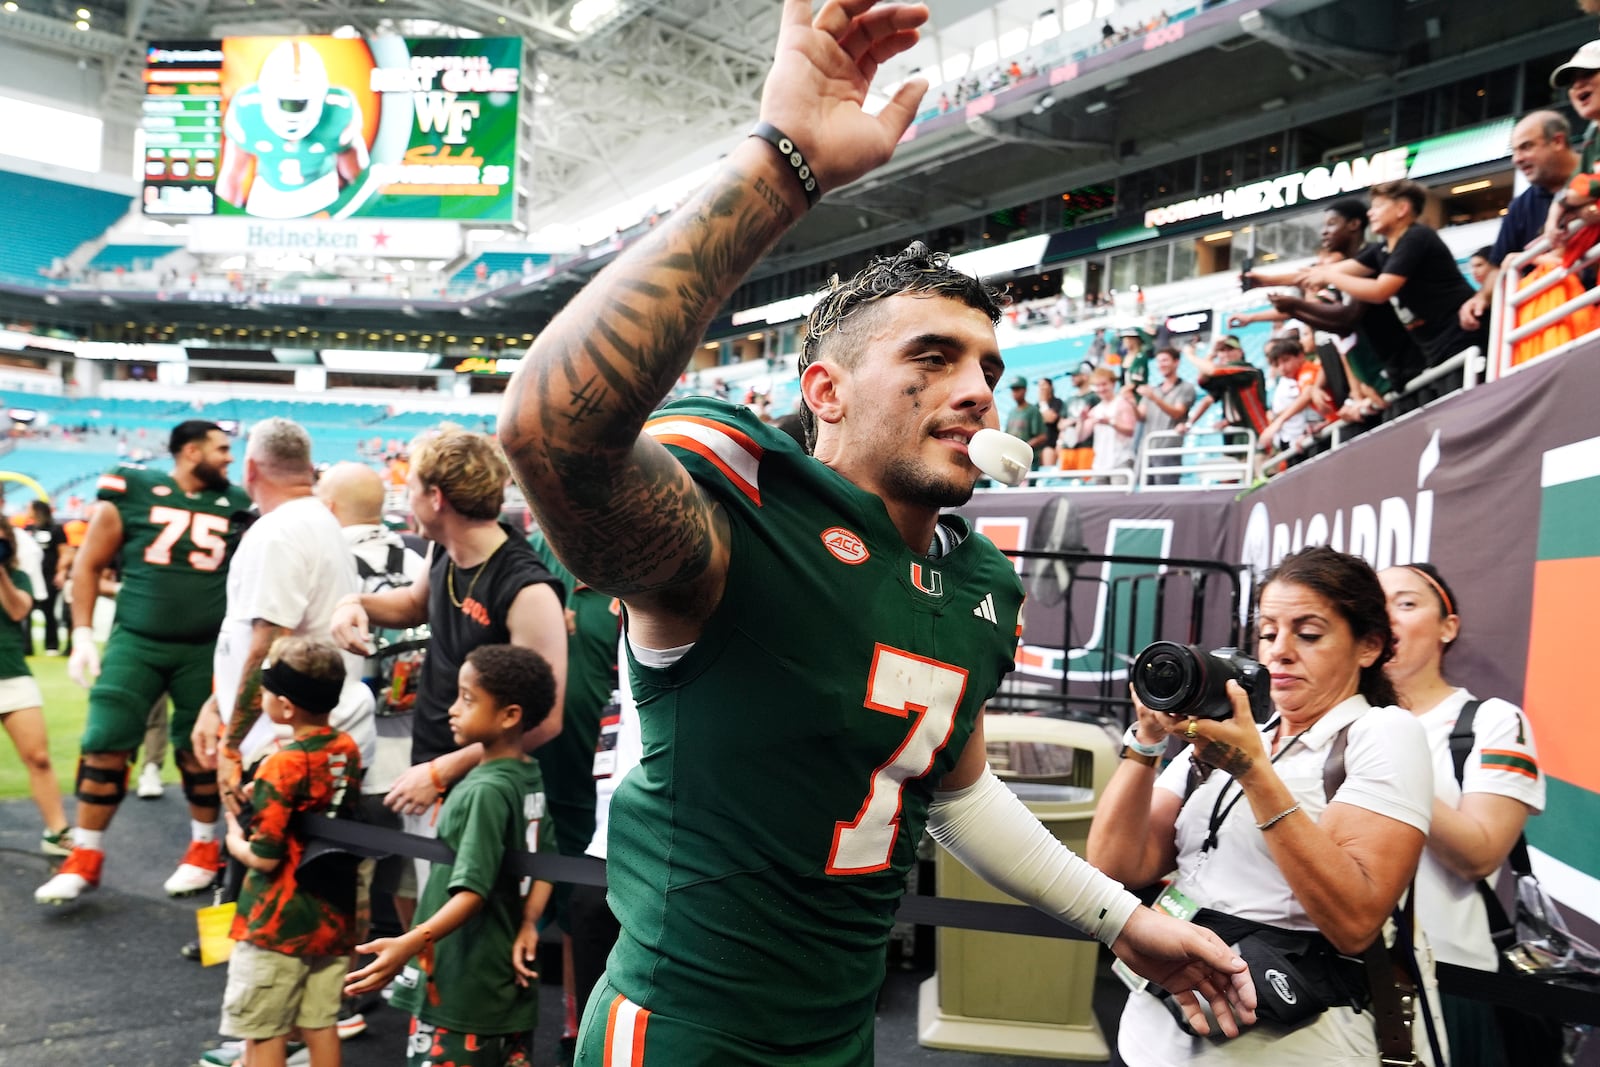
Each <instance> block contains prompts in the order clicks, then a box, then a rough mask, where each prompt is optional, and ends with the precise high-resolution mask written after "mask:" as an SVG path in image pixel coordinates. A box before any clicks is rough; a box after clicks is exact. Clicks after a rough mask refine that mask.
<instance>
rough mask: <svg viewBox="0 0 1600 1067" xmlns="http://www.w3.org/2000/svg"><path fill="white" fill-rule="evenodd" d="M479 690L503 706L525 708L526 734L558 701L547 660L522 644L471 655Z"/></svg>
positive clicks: (482, 649)
mask: <svg viewBox="0 0 1600 1067" xmlns="http://www.w3.org/2000/svg"><path fill="white" fill-rule="evenodd" d="M467 662H468V663H470V664H472V667H473V669H474V670H476V671H477V672H478V688H479V689H482V690H483V691H484V692H485V693H488V694H489V696H491V697H493V698H494V700H495V701H496V702H497V703H498V704H499V705H500V706H501V707H506V706H507V705H509V704H516V705H519V706H520V707H521V708H522V732H523V733H527V732H528V731H529V730H531V729H533V728H534V727H535V726H538V725H539V724H540V723H542V722H544V720H545V717H546V716H548V715H549V714H550V709H551V708H553V707H554V706H555V702H556V676H555V674H554V673H553V672H552V671H551V670H550V664H549V663H547V662H546V661H545V658H544V657H543V656H541V655H539V653H537V652H535V651H534V650H533V649H531V648H523V647H522V646H521V645H479V646H478V647H477V648H475V649H473V650H472V651H471V652H468V653H467Z"/></svg>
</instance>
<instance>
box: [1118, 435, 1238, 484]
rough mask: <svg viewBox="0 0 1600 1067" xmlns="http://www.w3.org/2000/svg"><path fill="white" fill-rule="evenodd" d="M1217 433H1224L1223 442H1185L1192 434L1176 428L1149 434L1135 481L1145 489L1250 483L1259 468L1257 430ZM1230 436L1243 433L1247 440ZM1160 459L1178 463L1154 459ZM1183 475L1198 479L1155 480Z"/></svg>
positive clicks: (1142, 450) (1140, 447) (1141, 443)
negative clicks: (1255, 459)
mask: <svg viewBox="0 0 1600 1067" xmlns="http://www.w3.org/2000/svg"><path fill="white" fill-rule="evenodd" d="M1191 432H1194V431H1191ZM1215 432H1220V433H1222V434H1223V435H1224V437H1223V441H1222V443H1221V444H1214V445H1206V444H1185V443H1184V440H1185V438H1186V437H1188V436H1189V435H1188V434H1183V433H1179V432H1178V431H1176V430H1158V431H1156V432H1154V433H1146V434H1145V435H1144V440H1143V441H1142V442H1140V444H1139V457H1138V477H1137V478H1136V479H1135V484H1137V485H1138V486H1139V488H1141V489H1212V488H1215V487H1216V486H1218V485H1249V484H1250V480H1251V478H1252V476H1253V475H1254V470H1255V468H1254V466H1253V464H1254V457H1255V452H1256V433H1255V431H1254V430H1250V429H1237V428H1233V427H1230V428H1228V429H1225V430H1221V431H1215ZM1228 435H1232V436H1234V437H1239V436H1241V435H1242V436H1243V440H1242V441H1240V440H1234V441H1229V440H1228ZM1169 442H1176V444H1172V443H1169ZM1157 459H1176V460H1177V461H1178V462H1176V463H1167V464H1161V463H1154V462H1152V461H1153V460H1157ZM1183 475H1192V476H1193V477H1194V481H1193V482H1191V483H1188V484H1185V483H1183V482H1181V481H1179V482H1176V483H1160V482H1157V481H1155V480H1154V479H1156V478H1162V477H1166V478H1181V477H1182V476H1183Z"/></svg>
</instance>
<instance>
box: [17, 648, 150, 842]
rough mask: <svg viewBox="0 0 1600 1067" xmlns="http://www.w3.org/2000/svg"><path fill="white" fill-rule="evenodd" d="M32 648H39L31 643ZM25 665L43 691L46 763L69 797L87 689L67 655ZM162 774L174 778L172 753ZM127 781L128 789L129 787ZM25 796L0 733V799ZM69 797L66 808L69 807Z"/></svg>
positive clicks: (24, 781)
mask: <svg viewBox="0 0 1600 1067" xmlns="http://www.w3.org/2000/svg"><path fill="white" fill-rule="evenodd" d="M35 647H36V648H43V645H42V644H38V643H37V642H36V643H35ZM28 667H29V669H31V670H32V671H33V676H34V677H35V678H36V679H38V681H39V690H40V692H42V693H43V694H44V724H45V731H46V734H47V735H48V736H49V738H50V763H51V765H52V766H54V767H55V769H56V778H57V780H58V781H60V783H61V793H62V795H63V796H66V797H69V798H70V797H71V795H72V783H73V779H74V776H75V775H76V773H77V768H78V741H79V739H80V738H82V736H83V723H84V719H85V718H87V716H88V714H89V691H88V690H87V689H82V688H80V687H79V686H78V685H77V684H76V683H75V682H73V680H72V679H71V678H68V677H67V657H65V656H45V655H38V656H29V657H28ZM162 777H163V778H165V779H166V780H167V781H168V782H173V781H176V780H177V774H176V772H174V771H173V769H172V757H171V756H170V755H169V756H168V757H167V765H166V767H165V768H164V770H163V774H162ZM131 784H132V783H130V791H131ZM26 796H28V775H27V772H26V771H24V770H23V769H22V761H21V760H20V759H18V758H17V750H16V749H15V748H13V747H12V745H11V739H10V738H9V737H0V800H11V799H14V798H16V797H26ZM70 807H71V805H70V801H69V804H68V808H69V811H70Z"/></svg>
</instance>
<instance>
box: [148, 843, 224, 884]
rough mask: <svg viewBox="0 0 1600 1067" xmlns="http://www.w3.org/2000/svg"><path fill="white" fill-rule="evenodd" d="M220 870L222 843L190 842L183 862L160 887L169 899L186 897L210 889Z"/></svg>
mask: <svg viewBox="0 0 1600 1067" xmlns="http://www.w3.org/2000/svg"><path fill="white" fill-rule="evenodd" d="M221 870H222V842H220V841H190V842H189V850H188V851H187V852H185V853H184V854H183V861H182V862H181V863H179V864H178V869H177V870H175V871H173V872H172V877H171V878H168V879H167V880H166V882H165V883H164V884H163V885H162V886H161V888H162V889H163V890H165V891H166V894H167V896H169V897H186V896H188V895H190V894H191V893H199V892H201V891H202V890H206V889H210V888H211V886H212V885H213V884H214V883H215V882H216V880H217V874H218V872H220V871H221Z"/></svg>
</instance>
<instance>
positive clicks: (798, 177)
mask: <svg viewBox="0 0 1600 1067" xmlns="http://www.w3.org/2000/svg"><path fill="white" fill-rule="evenodd" d="M750 136H751V137H759V138H761V139H762V140H763V141H765V142H767V143H768V144H770V145H771V146H772V147H774V148H776V149H777V150H778V154H779V155H781V156H783V158H784V161H785V162H786V163H788V164H789V167H790V169H791V170H793V171H794V177H795V181H797V182H799V183H800V188H801V189H803V190H805V194H806V203H807V204H809V205H810V206H811V207H816V206H817V201H818V200H821V199H822V189H821V187H820V186H818V185H817V176H816V175H815V174H813V173H812V172H811V167H810V165H809V164H808V163H806V157H805V156H803V155H801V154H800V149H798V148H796V147H795V143H794V141H793V140H791V139H790V138H789V137H788V136H787V135H786V134H785V133H784V132H783V131H782V130H780V129H778V127H776V126H774V125H773V124H772V123H770V122H758V123H756V124H755V127H754V128H753V129H752V130H751V131H750Z"/></svg>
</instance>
